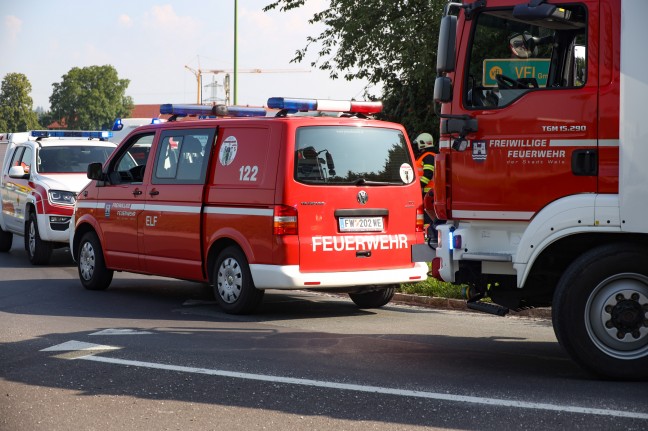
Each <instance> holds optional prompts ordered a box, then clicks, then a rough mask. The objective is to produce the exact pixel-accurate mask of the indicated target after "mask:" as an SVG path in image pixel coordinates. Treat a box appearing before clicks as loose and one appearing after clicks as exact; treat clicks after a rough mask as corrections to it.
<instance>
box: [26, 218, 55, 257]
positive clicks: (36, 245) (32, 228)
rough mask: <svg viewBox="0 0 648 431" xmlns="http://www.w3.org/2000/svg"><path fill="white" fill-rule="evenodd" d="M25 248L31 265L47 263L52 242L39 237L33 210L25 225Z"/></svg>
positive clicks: (50, 255) (50, 253)
mask: <svg viewBox="0 0 648 431" xmlns="http://www.w3.org/2000/svg"><path fill="white" fill-rule="evenodd" d="M25 250H27V257H29V261H30V262H31V263H32V265H47V264H48V263H49V261H50V258H51V257H52V244H51V243H50V242H48V241H43V240H42V239H41V237H40V233H39V232H38V222H37V221H36V214H34V213H33V212H30V213H29V218H28V219H27V224H26V225H25Z"/></svg>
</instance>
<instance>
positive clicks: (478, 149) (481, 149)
mask: <svg viewBox="0 0 648 431" xmlns="http://www.w3.org/2000/svg"><path fill="white" fill-rule="evenodd" d="M472 158H473V160H475V161H479V162H482V161H484V160H486V141H472Z"/></svg>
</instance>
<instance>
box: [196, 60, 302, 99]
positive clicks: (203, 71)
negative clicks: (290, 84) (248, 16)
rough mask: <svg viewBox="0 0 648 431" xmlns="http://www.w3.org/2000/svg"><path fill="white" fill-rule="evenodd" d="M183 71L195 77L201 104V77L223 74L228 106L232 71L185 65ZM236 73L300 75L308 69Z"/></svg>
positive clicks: (256, 70) (254, 70) (255, 70)
mask: <svg viewBox="0 0 648 431" xmlns="http://www.w3.org/2000/svg"><path fill="white" fill-rule="evenodd" d="M185 69H187V70H189V71H190V72H191V73H193V74H194V76H195V77H196V84H197V92H196V103H198V104H199V105H200V104H202V76H203V75H205V74H212V75H219V74H223V73H224V74H225V84H224V86H225V99H226V104H227V105H229V104H230V96H229V93H230V88H229V81H230V80H229V74H230V73H234V69H200V68H198V69H194V68H191V67H189V66H186V65H185ZM236 72H237V73H300V72H310V70H309V69H238V70H237V71H236Z"/></svg>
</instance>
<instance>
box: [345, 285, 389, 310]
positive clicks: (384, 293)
mask: <svg viewBox="0 0 648 431" xmlns="http://www.w3.org/2000/svg"><path fill="white" fill-rule="evenodd" d="M395 290H396V287H395V286H386V287H385V288H384V289H379V290H372V291H371V292H364V293H349V297H350V298H351V300H352V301H353V302H354V303H355V304H356V305H357V306H358V307H360V308H380V307H382V306H383V305H385V304H387V303H389V301H391V300H392V298H393V297H394V291H395Z"/></svg>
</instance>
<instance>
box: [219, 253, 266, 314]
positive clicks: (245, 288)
mask: <svg viewBox="0 0 648 431" xmlns="http://www.w3.org/2000/svg"><path fill="white" fill-rule="evenodd" d="M213 281H214V288H213V289H214V297H215V298H216V301H217V302H218V305H219V306H220V307H221V308H222V309H223V311H225V312H226V313H228V314H249V313H252V312H253V311H254V310H255V309H256V308H257V307H258V306H259V304H260V303H261V301H262V300H263V294H264V291H263V290H259V289H257V288H256V287H255V286H254V282H253V281H252V274H251V273H250V267H249V265H248V263H247V259H246V258H245V255H244V254H243V252H242V251H241V250H240V249H239V248H238V247H233V246H232V247H227V248H226V249H225V250H223V251H222V252H221V254H220V255H219V256H218V259H217V260H216V265H214V274H213Z"/></svg>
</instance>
